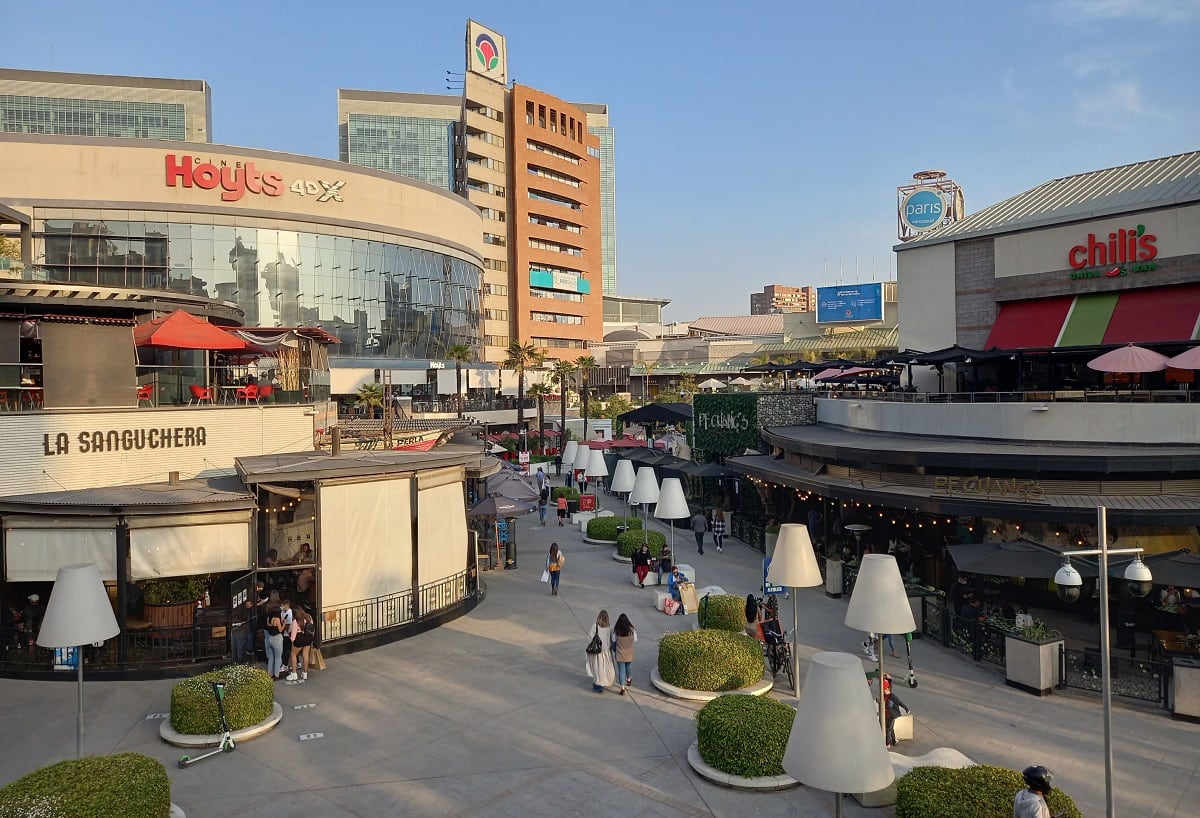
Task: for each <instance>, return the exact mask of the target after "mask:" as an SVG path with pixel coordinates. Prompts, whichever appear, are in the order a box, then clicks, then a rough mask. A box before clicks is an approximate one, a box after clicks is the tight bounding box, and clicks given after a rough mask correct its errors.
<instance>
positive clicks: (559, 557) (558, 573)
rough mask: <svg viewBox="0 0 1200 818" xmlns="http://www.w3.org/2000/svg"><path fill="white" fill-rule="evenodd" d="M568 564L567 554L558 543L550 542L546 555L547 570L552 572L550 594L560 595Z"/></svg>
mask: <svg viewBox="0 0 1200 818" xmlns="http://www.w3.org/2000/svg"><path fill="white" fill-rule="evenodd" d="M560 525H561V523H560ZM566 564H567V556H566V554H564V553H563V552H562V551H560V550H559V548H558V543H556V542H553V543H550V553H549V554H547V555H546V570H547V571H549V572H550V596H558V583H559V580H561V579H562V568H563V566H564V565H566Z"/></svg>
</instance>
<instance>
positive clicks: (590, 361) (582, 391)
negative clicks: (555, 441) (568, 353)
mask: <svg viewBox="0 0 1200 818" xmlns="http://www.w3.org/2000/svg"><path fill="white" fill-rule="evenodd" d="M595 367H596V359H595V358H593V357H592V356H591V355H580V356H579V357H578V358H576V359H575V368H576V369H578V370H579V401H580V403H581V404H582V405H583V439H584V440H587V439H588V375H590V374H591V372H592V370H593V369H594V368H595Z"/></svg>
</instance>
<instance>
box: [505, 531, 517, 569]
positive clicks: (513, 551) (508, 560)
mask: <svg viewBox="0 0 1200 818" xmlns="http://www.w3.org/2000/svg"><path fill="white" fill-rule="evenodd" d="M516 567H517V544H516V543H515V542H513V541H512V540H511V539H510V540H509V541H508V542H507V543H505V544H504V569H505V570H506V571H510V570H512V569H514V568H516Z"/></svg>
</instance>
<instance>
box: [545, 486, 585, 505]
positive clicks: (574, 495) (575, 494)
mask: <svg viewBox="0 0 1200 818" xmlns="http://www.w3.org/2000/svg"><path fill="white" fill-rule="evenodd" d="M559 497H566V498H567V502H568V503H569V502H571V501H572V500H578V499H579V489H569V488H567V487H566V486H555V487H554V488H553V489H552V490H551V491H550V499H551V500H557V499H558V498H559Z"/></svg>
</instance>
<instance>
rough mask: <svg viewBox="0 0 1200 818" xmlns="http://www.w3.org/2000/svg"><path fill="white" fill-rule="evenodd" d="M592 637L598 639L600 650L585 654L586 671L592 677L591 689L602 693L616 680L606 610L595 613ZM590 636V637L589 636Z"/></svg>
mask: <svg viewBox="0 0 1200 818" xmlns="http://www.w3.org/2000/svg"><path fill="white" fill-rule="evenodd" d="M592 637H594V638H596V639H599V640H600V652H599V653H589V654H588V655H587V673H588V676H591V677H592V690H593V691H595V692H596V693H603V692H604V688H606V687H609V686H610V685H612V684H613V683H614V682H616V680H617V667H616V665H615V664H614V663H613V653H612V649H611V647H610V646H611V645H612V638H613V637H612V628H611V627H610V625H609V621H608V611H600V613H599V614H597V615H596V624H595V625H594V626H593V628H592ZM589 638H590V637H589Z"/></svg>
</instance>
